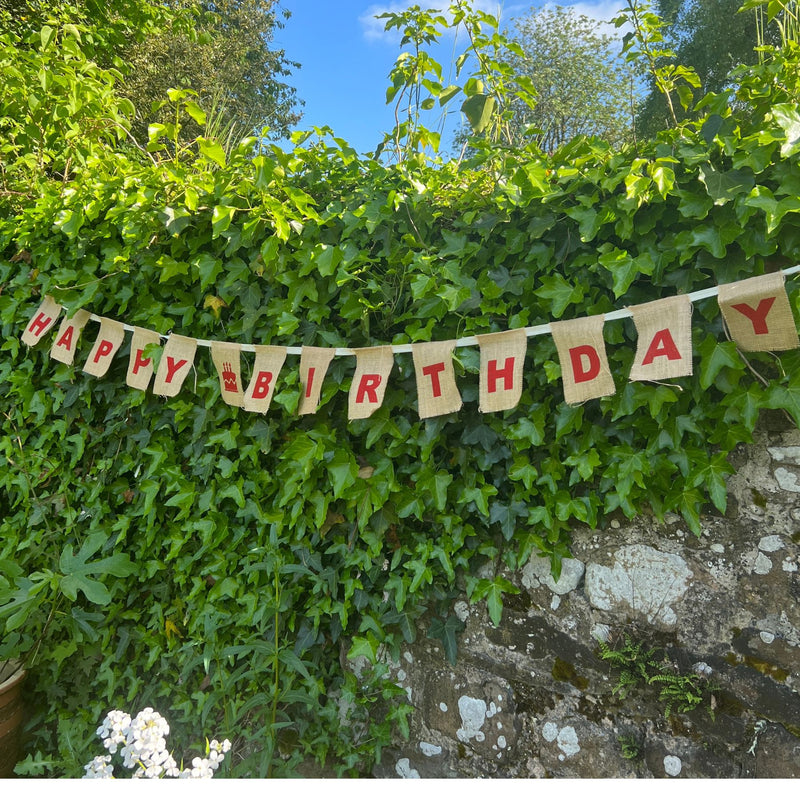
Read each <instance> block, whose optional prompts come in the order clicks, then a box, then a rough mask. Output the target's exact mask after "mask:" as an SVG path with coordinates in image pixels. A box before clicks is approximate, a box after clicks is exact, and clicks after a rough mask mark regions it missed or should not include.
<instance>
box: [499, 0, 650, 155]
mask: <svg viewBox="0 0 800 800" xmlns="http://www.w3.org/2000/svg"><path fill="white" fill-rule="evenodd" d="M513 23H514V27H513V31H512V35H513V39H514V41H515V42H516V43H517V44H518V45H519V47H520V48H521V51H522V54H521V55H520V56H514V55H512V56H511V57H510V61H511V63H512V65H513V67H514V70H515V72H516V73H517V74H519V75H524V76H525V77H526V78H528V79H529V80H530V82H531V83H532V85H533V86H534V87H535V88H536V103H535V105H533V107H529V106H527V105H525V104H522V103H515V107H514V117H513V120H512V125H511V128H512V130H513V131H514V134H515V139H516V141H517V142H519V141H525V138H526V136H527V137H530V138H532V139H533V140H534V141H536V142H537V144H538V145H539V147H540V148H541V149H542V150H544V151H546V152H552V151H553V150H555V149H556V148H558V147H560V146H561V145H562V144H566V143H567V142H569V141H570V140H571V139H573V138H574V137H576V136H580V135H585V136H599V137H601V138H602V139H605V140H606V141H608V142H609V143H611V144H612V145H614V146H620V145H622V144H623V143H625V142H627V141H631V140H632V138H633V113H634V108H635V104H636V100H637V94H638V92H637V91H636V90H635V88H634V87H635V76H634V74H633V72H632V70H631V68H630V67H629V66H628V65H627V64H626V63H625V61H624V60H623V59H622V58H620V57H619V55H618V51H619V42H618V41H616V40H614V39H613V38H612V37H611V36H608V35H606V34H604V33H602V31H601V29H600V23H599V22H597V21H595V20H592V19H590V18H588V17H586V16H584V15H582V14H578V13H576V12H575V11H574V9H571V8H561V7H555V8H540V9H537V10H535V11H533V10H532V11H531V12H530V13H529V14H528V15H526V16H522V17H519V18H516V19H514V20H513ZM526 130H529V132H528V133H526Z"/></svg>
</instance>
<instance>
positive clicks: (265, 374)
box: [244, 345, 286, 414]
mask: <svg viewBox="0 0 800 800" xmlns="http://www.w3.org/2000/svg"><path fill="white" fill-rule="evenodd" d="M254 347H255V352H256V360H255V364H254V365H253V377H252V378H251V379H250V384H249V386H248V387H247V391H246V392H245V393H244V410H245V411H255V412H257V413H259V414H266V413H267V411H268V410H269V404H270V403H271V402H272V395H273V394H274V393H275V384H276V383H277V382H278V374H279V373H280V371H281V367H283V362H284V361H286V348H285V347H272V346H270V345H255V346H254Z"/></svg>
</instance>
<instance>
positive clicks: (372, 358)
mask: <svg viewBox="0 0 800 800" xmlns="http://www.w3.org/2000/svg"><path fill="white" fill-rule="evenodd" d="M355 353H356V372H355V375H353V383H352V385H351V386H350V398H349V403H348V410H347V418H348V419H366V418H367V417H371V416H372V414H373V413H374V412H375V411H377V410H378V409H379V408H380V407H381V404H382V403H383V396H384V394H386V384H387V382H388V379H389V373H390V372H391V371H392V367H393V366H394V354H393V353H392V348H391V347H387V346H382V347H362V348H359V349H357V350H356V351H355Z"/></svg>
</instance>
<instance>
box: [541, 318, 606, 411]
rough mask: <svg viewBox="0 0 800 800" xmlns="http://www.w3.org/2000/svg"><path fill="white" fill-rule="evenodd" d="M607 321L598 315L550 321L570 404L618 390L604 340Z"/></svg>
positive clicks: (565, 393) (565, 397)
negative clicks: (604, 325) (609, 365)
mask: <svg viewBox="0 0 800 800" xmlns="http://www.w3.org/2000/svg"><path fill="white" fill-rule="evenodd" d="M604 322H605V317H604V316H603V315H602V314H598V315H597V316H594V317H584V318H583V319H576V320H571V321H568V322H551V323H550V330H551V331H552V333H553V339H555V342H556V349H557V350H558V360H559V361H560V362H561V379H562V381H563V384H564V400H566V401H567V403H569V404H570V405H577V404H579V403H583V402H585V401H586V400H591V399H593V398H595V397H606V396H607V395H611V394H614V392H615V391H616V389H615V387H614V379H613V378H612V377H611V370H610V369H609V367H608V359H607V358H606V346H605V342H604V341H603V323H604Z"/></svg>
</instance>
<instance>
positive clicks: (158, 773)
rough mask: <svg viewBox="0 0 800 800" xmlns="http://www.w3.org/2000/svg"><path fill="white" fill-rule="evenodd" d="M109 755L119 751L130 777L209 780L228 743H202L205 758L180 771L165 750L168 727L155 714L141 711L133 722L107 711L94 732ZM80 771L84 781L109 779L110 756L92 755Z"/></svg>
mask: <svg viewBox="0 0 800 800" xmlns="http://www.w3.org/2000/svg"><path fill="white" fill-rule="evenodd" d="M97 735H98V736H99V737H100V739H102V741H103V747H105V749H106V750H108V752H109V753H112V754H114V753H116V752H117V748H120V751H119V752H120V756H122V760H123V765H124V766H125V767H126V768H128V769H132V770H134V772H133V774H132V775H131V777H132V778H213V777H214V773H215V772H216V771H217V769H218V768H219V765H220V764H221V763H222V762H223V760H224V759H225V753H227V752H228V751H229V750H230V749H231V743H230V742H229V741H228V740H227V739H225V740H224V741H223V742H222V743H220V742H218V741H217V740H216V739H212V741H211V742H208V740H206V757H205V758H194V759H192V766H191V768H188V769H180V768H179V767H178V764H177V763H176V761H175V759H174V758H173V757H172V754H171V753H170V752H169V751H168V750H167V736H168V735H169V724H168V723H167V721H166V720H165V719H164V717H162V716H161V714H159V713H158V712H157V711H153V709H152V708H145V709H144V710H143V711H140V712H139V713H138V714H137V715H136V717H135V718H134V719H131V717H130V715H129V714H126V713H125V712H124V711H118V710H116V709H115V710H114V711H110V712H109V713H108V715H107V716H106V718H105V719H104V720H103V724H102V725H101V726H100V727H99V728H98V729H97ZM84 770H85V772H86V774H85V775H84V776H83V777H84V778H113V777H114V767H113V766H112V765H111V756H110V755H107V756H96V757H95V758H94V759H92V761H91V762H90V763H88V764H87V765H86V766H85V767H84Z"/></svg>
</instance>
